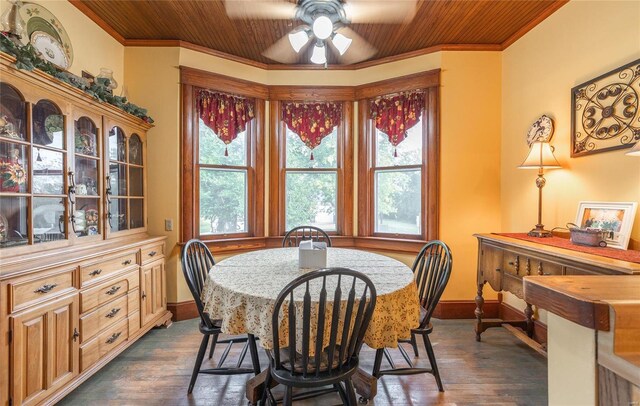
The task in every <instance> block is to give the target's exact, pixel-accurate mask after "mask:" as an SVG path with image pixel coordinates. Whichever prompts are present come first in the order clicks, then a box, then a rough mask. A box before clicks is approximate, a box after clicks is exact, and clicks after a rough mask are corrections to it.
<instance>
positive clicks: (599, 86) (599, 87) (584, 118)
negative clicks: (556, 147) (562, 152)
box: [571, 59, 640, 157]
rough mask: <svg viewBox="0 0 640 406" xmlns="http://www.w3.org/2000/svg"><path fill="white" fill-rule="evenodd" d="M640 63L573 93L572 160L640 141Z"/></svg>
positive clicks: (619, 69) (582, 85)
mask: <svg viewBox="0 0 640 406" xmlns="http://www.w3.org/2000/svg"><path fill="white" fill-rule="evenodd" d="M639 98H640V59H638V60H635V61H633V62H631V63H629V64H626V65H624V66H622V67H620V68H618V69H614V70H612V71H611V72H609V73H605V74H604V75H602V76H598V77H597V78H595V79H592V80H590V81H588V82H585V83H583V84H581V85H578V86H576V87H574V88H573V89H571V156H572V157H578V156H583V155H590V154H597V153H599V152H604V151H611V150H615V149H622V148H630V147H631V146H633V145H634V144H635V143H636V142H637V141H639V140H640V107H639V105H638V103H639Z"/></svg>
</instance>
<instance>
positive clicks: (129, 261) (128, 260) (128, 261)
mask: <svg viewBox="0 0 640 406" xmlns="http://www.w3.org/2000/svg"><path fill="white" fill-rule="evenodd" d="M130 263H131V260H130V259H127V260H126V261H124V262H123V263H122V265H129V264H130Z"/></svg>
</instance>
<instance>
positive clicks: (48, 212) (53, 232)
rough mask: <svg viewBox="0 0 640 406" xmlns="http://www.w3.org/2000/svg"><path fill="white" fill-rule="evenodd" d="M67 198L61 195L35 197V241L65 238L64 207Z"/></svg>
mask: <svg viewBox="0 0 640 406" xmlns="http://www.w3.org/2000/svg"><path fill="white" fill-rule="evenodd" d="M66 201H67V199H61V198H59V197H54V198H51V197H34V198H33V242H34V243H36V244H37V243H40V242H49V241H57V240H64V239H65V234H64V233H65V227H66V224H65V221H64V208H65V206H66Z"/></svg>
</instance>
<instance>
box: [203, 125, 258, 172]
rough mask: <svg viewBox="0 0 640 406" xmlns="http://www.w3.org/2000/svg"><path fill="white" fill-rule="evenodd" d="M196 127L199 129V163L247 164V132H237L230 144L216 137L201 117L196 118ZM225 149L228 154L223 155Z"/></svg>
mask: <svg viewBox="0 0 640 406" xmlns="http://www.w3.org/2000/svg"><path fill="white" fill-rule="evenodd" d="M198 128H199V129H200V134H199V140H200V147H199V150H200V163H201V164H208V165H231V166H246V165H247V132H246V131H243V132H241V133H240V134H238V137H237V138H236V139H234V140H233V141H232V142H231V143H230V144H225V143H224V142H222V140H220V138H218V136H217V135H216V133H214V132H213V130H212V129H210V128H209V127H207V126H206V125H205V124H204V121H202V119H198ZM225 149H227V150H228V156H225V155H224V151H225Z"/></svg>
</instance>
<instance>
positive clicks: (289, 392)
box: [282, 386, 293, 406]
mask: <svg viewBox="0 0 640 406" xmlns="http://www.w3.org/2000/svg"><path fill="white" fill-rule="evenodd" d="M292 403H293V386H287V387H286V388H285V390H284V398H283V399H282V406H291V404H292Z"/></svg>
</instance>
